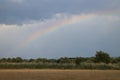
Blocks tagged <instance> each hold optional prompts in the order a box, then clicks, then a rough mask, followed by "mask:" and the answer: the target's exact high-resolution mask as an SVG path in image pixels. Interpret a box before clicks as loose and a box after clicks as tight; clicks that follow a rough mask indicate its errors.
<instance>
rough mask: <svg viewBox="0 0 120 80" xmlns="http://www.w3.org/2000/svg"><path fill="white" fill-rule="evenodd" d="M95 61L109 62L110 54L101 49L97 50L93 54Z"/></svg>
mask: <svg viewBox="0 0 120 80" xmlns="http://www.w3.org/2000/svg"><path fill="white" fill-rule="evenodd" d="M95 62H97V63H102V62H103V63H109V62H110V56H109V54H108V53H106V52H103V51H97V52H96V55H95Z"/></svg>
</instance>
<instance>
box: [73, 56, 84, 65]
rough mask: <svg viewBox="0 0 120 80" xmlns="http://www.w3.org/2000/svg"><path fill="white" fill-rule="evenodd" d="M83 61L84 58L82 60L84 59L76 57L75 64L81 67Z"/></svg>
mask: <svg viewBox="0 0 120 80" xmlns="http://www.w3.org/2000/svg"><path fill="white" fill-rule="evenodd" d="M82 61H84V58H82V57H76V59H75V64H76V65H77V66H78V65H80V63H81V62H82Z"/></svg>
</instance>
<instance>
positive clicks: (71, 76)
mask: <svg viewBox="0 0 120 80" xmlns="http://www.w3.org/2000/svg"><path fill="white" fill-rule="evenodd" d="M0 80H120V71H119V70H118V71H117V70H50V69H45V70H44V69H43V70H42V69H40V70H36V69H35V70H32V69H31V70H29V69H21V70H0Z"/></svg>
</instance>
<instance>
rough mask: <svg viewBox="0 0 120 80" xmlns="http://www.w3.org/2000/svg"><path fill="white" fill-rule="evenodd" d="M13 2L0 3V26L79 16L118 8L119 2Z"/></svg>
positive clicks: (4, 0) (94, 0)
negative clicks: (60, 14)
mask: <svg viewBox="0 0 120 80" xmlns="http://www.w3.org/2000/svg"><path fill="white" fill-rule="evenodd" d="M10 1H12V2H10ZM13 1H17V0H1V1H0V23H1V24H21V23H24V22H26V21H30V20H42V19H45V18H50V17H51V16H52V15H54V14H56V13H69V14H77V13H78V14H80V13H89V12H97V11H107V10H110V9H119V8H120V5H119V3H120V1H119V0H114V1H113V0H100V1H99V0H74V1H73V0H60V1H58V0H22V2H21V3H20V4H18V3H15V2H14V3H13ZM18 2H19V1H18Z"/></svg>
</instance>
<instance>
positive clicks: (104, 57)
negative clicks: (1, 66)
mask: <svg viewBox="0 0 120 80" xmlns="http://www.w3.org/2000/svg"><path fill="white" fill-rule="evenodd" d="M83 62H85V63H106V64H108V63H120V57H110V55H109V54H108V53H106V52H104V51H96V54H95V56H94V57H61V58H59V59H47V58H37V59H32V58H31V59H22V58H21V57H16V58H1V59H0V63H57V64H75V65H79V64H80V63H83Z"/></svg>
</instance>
